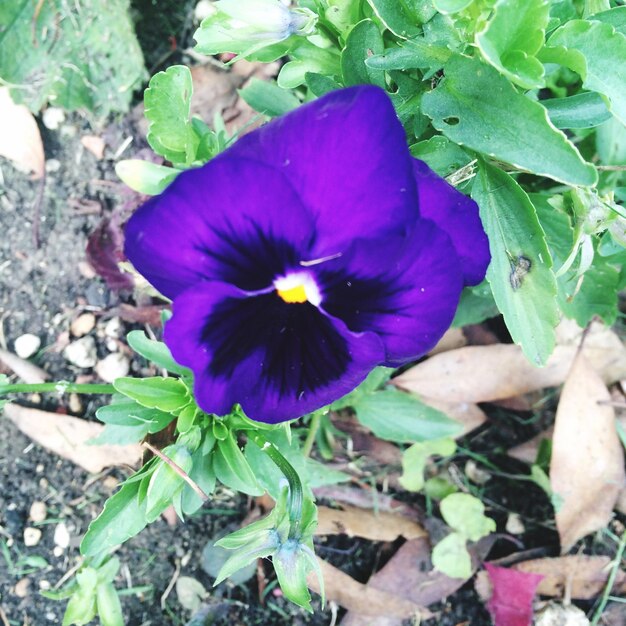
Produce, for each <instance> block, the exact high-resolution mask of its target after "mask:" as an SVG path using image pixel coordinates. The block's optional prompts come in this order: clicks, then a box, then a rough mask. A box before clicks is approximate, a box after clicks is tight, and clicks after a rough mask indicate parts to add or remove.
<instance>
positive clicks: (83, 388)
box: [0, 380, 115, 396]
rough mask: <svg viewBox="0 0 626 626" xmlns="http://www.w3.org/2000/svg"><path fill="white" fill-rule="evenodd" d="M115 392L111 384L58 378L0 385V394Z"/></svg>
mask: <svg viewBox="0 0 626 626" xmlns="http://www.w3.org/2000/svg"><path fill="white" fill-rule="evenodd" d="M48 392H50V393H84V394H94V393H115V388H114V387H113V385H109V384H106V383H103V384H101V385H98V384H93V385H81V384H78V383H69V382H67V381H65V380H60V381H58V382H56V383H33V384H29V383H16V384H15V385H0V396H2V395H4V394H7V393H48Z"/></svg>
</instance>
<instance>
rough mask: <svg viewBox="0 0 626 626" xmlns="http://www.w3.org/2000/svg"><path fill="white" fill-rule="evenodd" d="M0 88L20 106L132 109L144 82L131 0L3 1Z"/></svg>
mask: <svg viewBox="0 0 626 626" xmlns="http://www.w3.org/2000/svg"><path fill="white" fill-rule="evenodd" d="M0 24H1V25H2V26H1V27H0V82H4V83H7V84H8V85H9V86H10V87H11V95H12V97H13V99H14V100H15V101H16V102H20V103H24V104H26V105H27V106H28V107H29V108H30V109H31V110H32V111H34V112H36V111H39V110H40V109H41V108H42V107H44V106H45V105H46V104H47V103H50V104H54V105H55V106H59V107H61V108H64V109H67V110H77V109H86V110H90V111H93V112H94V113H96V114H97V115H98V116H105V115H107V114H108V113H109V112H110V111H126V110H127V109H128V106H129V105H130V102H131V98H132V95H133V91H134V90H135V89H138V88H139V87H140V86H141V83H142V81H143V80H144V78H145V70H144V65H143V56H142V54H141V49H140V48H139V44H138V43H137V39H136V37H135V33H134V29H133V24H132V22H131V19H130V15H129V0H110V1H109V2H104V0H94V1H92V2H84V3H81V4H80V5H74V3H68V2H65V1H64V0H46V1H45V2H34V1H33V0H13V1H9V2H2V3H0Z"/></svg>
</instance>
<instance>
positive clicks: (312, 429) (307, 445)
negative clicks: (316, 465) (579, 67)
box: [302, 411, 322, 456]
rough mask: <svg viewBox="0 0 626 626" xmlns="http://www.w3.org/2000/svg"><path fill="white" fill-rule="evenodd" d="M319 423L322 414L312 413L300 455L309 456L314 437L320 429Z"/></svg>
mask: <svg viewBox="0 0 626 626" xmlns="http://www.w3.org/2000/svg"><path fill="white" fill-rule="evenodd" d="M321 423H322V413H320V412H319V411H316V412H315V413H313V417H312V418H311V424H310V425H309V432H308V433H307V435H306V439H305V440H304V445H303V446H302V454H303V455H304V456H311V450H313V443H314V442H315V437H316V435H317V432H318V431H319V429H320V424H321Z"/></svg>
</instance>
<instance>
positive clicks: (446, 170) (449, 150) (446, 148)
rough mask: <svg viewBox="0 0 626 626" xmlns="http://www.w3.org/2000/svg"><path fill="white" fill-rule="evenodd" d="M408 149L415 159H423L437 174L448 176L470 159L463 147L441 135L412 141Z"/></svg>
mask: <svg viewBox="0 0 626 626" xmlns="http://www.w3.org/2000/svg"><path fill="white" fill-rule="evenodd" d="M410 150H411V154H412V155H413V156H414V157H415V158H416V159H421V160H422V161H424V162H425V163H426V165H428V167H430V169H431V170H433V171H435V172H436V173H437V174H439V176H449V175H450V174H452V172H455V171H457V170H460V169H461V168H462V167H465V166H466V165H467V164H468V163H469V162H470V161H471V160H472V159H471V157H470V156H469V155H468V154H467V152H465V150H463V148H461V147H459V146H457V145H456V144H455V143H453V142H452V141H450V140H449V139H448V138H447V137H443V136H442V135H435V136H434V137H431V138H430V139H427V140H425V141H420V142H418V143H414V144H413V145H412V146H411V147H410Z"/></svg>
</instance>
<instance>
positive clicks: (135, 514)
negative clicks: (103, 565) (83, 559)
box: [80, 481, 148, 556]
mask: <svg viewBox="0 0 626 626" xmlns="http://www.w3.org/2000/svg"><path fill="white" fill-rule="evenodd" d="M139 485H140V481H135V482H131V483H125V484H123V485H122V487H121V488H120V490H119V491H118V492H117V493H115V494H114V495H112V496H111V497H110V498H109V499H108V500H107V501H106V503H105V505H104V510H103V511H102V513H100V515H99V516H98V517H97V518H96V519H95V520H94V521H93V522H91V524H90V525H89V528H88V529H87V533H86V534H85V536H84V538H83V540H82V542H81V544H80V551H81V553H82V554H83V555H84V556H95V555H97V554H99V553H106V552H108V551H109V550H111V549H112V548H114V547H115V546H118V545H119V544H121V543H124V542H125V541H127V540H128V539H130V538H131V537H134V536H135V535H136V534H137V533H138V532H140V531H142V530H143V529H144V528H145V527H146V525H147V523H148V522H147V520H146V503H145V500H144V501H143V502H142V503H141V504H140V503H139V501H138V498H137V496H138V493H139Z"/></svg>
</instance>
